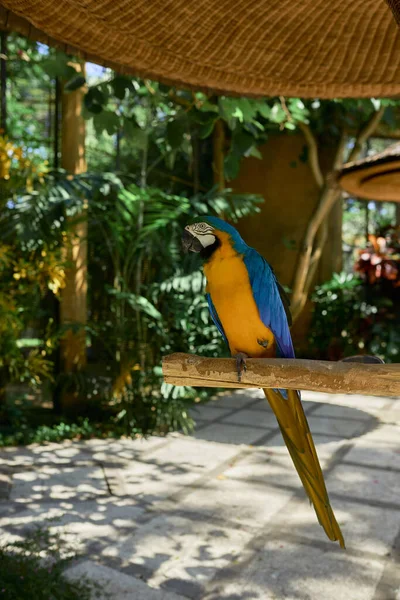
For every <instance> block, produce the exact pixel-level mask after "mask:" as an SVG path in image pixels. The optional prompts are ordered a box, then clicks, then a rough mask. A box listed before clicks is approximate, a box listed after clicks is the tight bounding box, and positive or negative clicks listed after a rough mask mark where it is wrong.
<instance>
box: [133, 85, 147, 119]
mask: <svg viewBox="0 0 400 600" xmlns="http://www.w3.org/2000/svg"><path fill="white" fill-rule="evenodd" d="M146 89H147V88H146ZM132 112H133V115H134V117H135V119H136V123H137V124H138V125H139V127H140V128H141V129H145V128H146V126H147V120H148V119H147V117H148V114H147V110H146V109H145V108H144V106H141V105H140V104H137V105H136V106H135V107H134V108H133V110H132Z"/></svg>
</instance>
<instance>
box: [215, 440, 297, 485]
mask: <svg viewBox="0 0 400 600" xmlns="http://www.w3.org/2000/svg"><path fill="white" fill-rule="evenodd" d="M224 476H225V477H228V478H230V479H239V480H242V481H243V483H244V485H246V483H248V482H250V481H258V482H259V483H265V484H267V485H273V484H277V485H278V486H281V485H284V486H286V487H288V488H291V487H293V488H295V489H296V488H298V487H299V486H300V485H301V482H300V479H299V476H298V475H297V472H296V470H295V468H294V466H293V462H292V459H291V458H290V456H289V454H288V453H287V454H271V453H270V452H268V451H267V450H265V449H260V450H255V449H254V450H253V451H252V452H250V453H249V454H247V455H246V456H244V457H243V458H241V459H240V460H237V461H233V464H232V466H231V467H229V468H227V469H226V470H225V471H224Z"/></svg>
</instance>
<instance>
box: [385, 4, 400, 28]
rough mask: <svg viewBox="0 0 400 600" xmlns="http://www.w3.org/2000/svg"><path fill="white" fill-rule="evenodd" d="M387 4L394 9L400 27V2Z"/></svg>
mask: <svg viewBox="0 0 400 600" xmlns="http://www.w3.org/2000/svg"><path fill="white" fill-rule="evenodd" d="M387 3H388V4H389V6H390V8H391V9H392V11H393V14H394V16H395V19H396V21H397V22H398V24H399V25H400V0H387Z"/></svg>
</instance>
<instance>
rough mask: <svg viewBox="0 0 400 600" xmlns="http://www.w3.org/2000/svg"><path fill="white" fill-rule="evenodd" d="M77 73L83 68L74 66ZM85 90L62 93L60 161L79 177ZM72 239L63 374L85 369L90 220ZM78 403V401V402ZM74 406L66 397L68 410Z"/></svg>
mask: <svg viewBox="0 0 400 600" xmlns="http://www.w3.org/2000/svg"><path fill="white" fill-rule="evenodd" d="M74 67H75V68H76V70H77V72H84V66H82V65H80V64H74ZM82 98H83V90H82V89H78V90H76V91H74V92H65V91H63V92H62V124H61V160H62V167H63V168H64V169H66V170H67V171H68V172H69V173H71V174H73V175H77V174H79V173H84V172H85V171H86V160H85V121H84V119H83V117H82V114H81V107H82ZM69 225H70V226H69V232H70V239H69V241H68V243H67V245H66V247H65V253H66V260H67V269H66V282H65V283H66V285H65V287H64V289H63V290H62V295H61V306H60V321H61V326H64V327H65V326H69V325H70V326H71V328H70V329H68V330H67V333H66V334H65V336H64V338H63V340H62V343H61V363H62V368H63V370H64V372H66V373H71V372H73V371H80V370H82V369H83V368H84V367H85V365H86V334H85V331H84V330H83V329H80V330H79V331H77V330H76V329H77V327H78V328H82V327H83V326H84V325H85V324H86V320H87V216H86V212H85V211H83V212H82V213H80V214H78V215H76V216H74V217H73V218H71V220H70V223H69ZM75 401H76V399H75ZM71 403H74V401H73V399H72V397H70V396H69V395H63V402H62V404H63V405H64V406H65V407H66V406H69V405H71Z"/></svg>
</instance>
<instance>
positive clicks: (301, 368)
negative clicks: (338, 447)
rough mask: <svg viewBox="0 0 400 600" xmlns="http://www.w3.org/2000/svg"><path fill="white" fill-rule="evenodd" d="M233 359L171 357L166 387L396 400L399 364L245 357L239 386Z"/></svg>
mask: <svg viewBox="0 0 400 600" xmlns="http://www.w3.org/2000/svg"><path fill="white" fill-rule="evenodd" d="M235 364H236V363H235V360H234V359H232V358H204V357H200V356H194V355H192V354H182V353H177V354H170V355H169V356H166V357H165V358H164V360H163V374H164V380H165V382H166V383H171V384H173V385H179V386H183V385H187V386H192V387H216V388H219V387H220V388H284V389H292V390H313V391H315V392H323V393H329V394H363V395H366V396H399V395H400V365H399V364H392V365H385V364H371V365H367V364H360V363H349V362H347V363H346V362H327V361H320V360H299V359H278V358H275V359H263V358H251V359H250V358H249V359H248V360H247V371H246V372H245V373H243V376H242V382H241V383H238V381H237V373H236V366H235Z"/></svg>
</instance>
